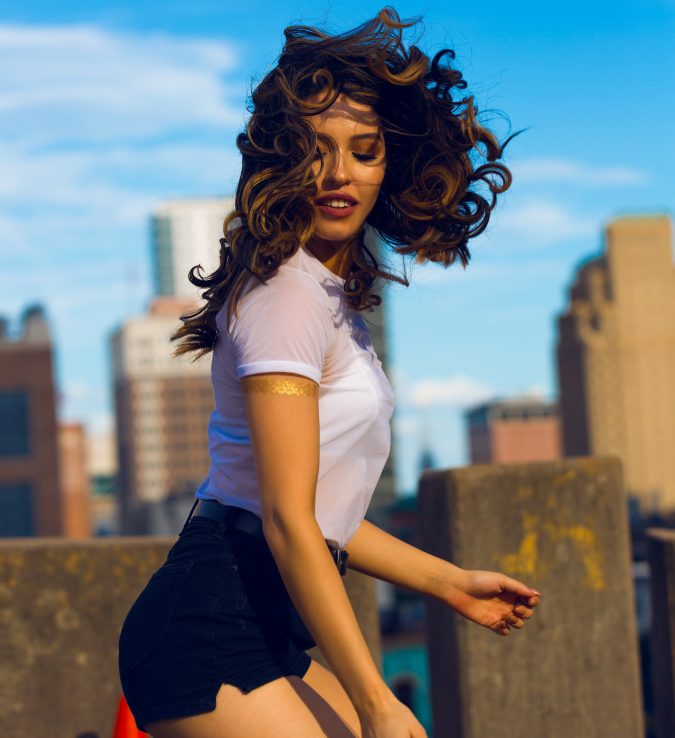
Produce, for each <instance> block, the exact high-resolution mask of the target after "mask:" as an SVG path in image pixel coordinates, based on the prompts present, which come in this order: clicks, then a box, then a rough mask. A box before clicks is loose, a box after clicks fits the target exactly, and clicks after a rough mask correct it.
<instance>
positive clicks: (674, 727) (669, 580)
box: [647, 528, 675, 738]
mask: <svg viewBox="0 0 675 738" xmlns="http://www.w3.org/2000/svg"><path fill="white" fill-rule="evenodd" d="M647 555H648V557H649V558H648V560H649V571H650V580H651V582H650V584H651V586H650V589H651V611H652V623H651V633H650V640H651V659H652V685H653V690H654V691H653V695H654V730H655V731H656V736H657V738H672V736H674V735H675V530H666V529H659V528H648V529H647Z"/></svg>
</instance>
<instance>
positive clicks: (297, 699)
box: [146, 659, 360, 738]
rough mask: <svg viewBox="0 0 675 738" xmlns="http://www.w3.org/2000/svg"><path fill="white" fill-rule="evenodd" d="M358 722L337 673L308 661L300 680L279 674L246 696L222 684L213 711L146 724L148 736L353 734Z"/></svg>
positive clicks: (328, 737)
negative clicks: (306, 668)
mask: <svg viewBox="0 0 675 738" xmlns="http://www.w3.org/2000/svg"><path fill="white" fill-rule="evenodd" d="M333 680H334V681H333ZM336 685H337V686H336ZM345 699H347V703H345ZM354 721H356V722H354ZM350 725H351V727H350ZM358 725H359V724H358V717H357V716H356V712H355V711H354V708H353V706H352V704H351V702H350V701H349V699H348V698H347V696H346V693H345V692H344V690H343V689H342V686H341V685H340V683H339V682H338V681H337V679H336V677H335V676H334V675H333V674H331V672H330V671H328V669H325V668H324V667H323V666H321V664H319V663H318V662H317V661H315V660H313V659H312V663H311V665H310V667H309V669H308V671H307V673H306V674H305V677H304V678H303V679H300V678H299V677H297V676H294V675H291V676H288V677H280V678H279V679H274V680H273V681H271V682H267V684H263V685H262V686H260V687H256V689H253V690H251V691H250V692H248V693H246V694H244V693H243V692H242V691H241V690H240V689H238V688H237V687H235V686H234V685H232V684H223V685H221V687H220V689H219V691H218V694H217V696H216V709H215V710H213V711H211V712H204V713H201V714H199V715H192V716H190V717H184V718H175V719H170V720H156V721H154V722H151V723H148V725H146V727H147V729H148V730H149V731H150V734H151V735H152V738H298V736H302V738H354V736H359V737H360V729H359V727H358Z"/></svg>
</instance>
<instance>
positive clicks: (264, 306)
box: [230, 269, 335, 382]
mask: <svg viewBox="0 0 675 738" xmlns="http://www.w3.org/2000/svg"><path fill="white" fill-rule="evenodd" d="M334 331H335V327H334V323H333V317H332V313H331V307H330V302H329V300H328V297H327V295H326V293H325V292H324V290H323V288H322V287H321V285H320V284H319V283H318V282H317V281H316V280H315V279H314V278H313V277H312V276H311V275H309V274H306V273H304V272H302V271H300V270H295V269H294V270H290V269H287V270H281V271H279V272H277V274H276V275H274V277H272V278H271V279H270V280H269V281H268V282H267V284H259V285H257V286H256V288H255V289H254V290H253V291H252V292H251V293H250V294H247V295H245V297H244V298H242V300H241V301H240V303H239V305H238V310H237V316H236V317H233V319H232V327H231V330H230V338H231V341H232V348H233V352H234V358H235V365H236V372H237V377H238V378H239V379H241V378H242V377H245V376H248V375H249V374H258V373H261V372H293V373H294V374H302V375H303V376H306V377H309V378H310V379H313V380H314V381H315V382H319V381H320V380H321V375H322V373H323V363H324V359H325V357H326V354H327V352H328V349H329V348H330V345H331V343H332V341H333V336H334Z"/></svg>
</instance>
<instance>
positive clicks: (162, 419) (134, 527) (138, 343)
mask: <svg viewBox="0 0 675 738" xmlns="http://www.w3.org/2000/svg"><path fill="white" fill-rule="evenodd" d="M194 306H195V303H192V302H189V301H187V302H186V301H184V300H179V299H177V298H166V297H164V298H162V297H159V298H155V300H153V302H152V304H151V306H150V310H149V313H148V314H147V315H139V316H137V317H134V318H130V319H129V320H127V321H125V322H124V324H123V325H121V326H120V327H119V328H118V329H117V330H116V331H115V332H114V333H113V335H112V338H111V349H112V359H113V374H114V396H115V417H116V431H117V452H118V475H119V477H118V485H117V488H118V494H119V504H120V518H121V520H120V528H121V532H122V533H141V532H150V531H149V530H148V529H147V527H148V526H147V522H146V521H147V519H148V510H149V509H150V508H151V507H152V503H162V502H163V501H165V500H166V499H167V498H170V497H180V496H183V497H185V496H191V495H192V494H193V493H194V491H195V490H196V489H197V487H198V486H199V484H200V483H201V482H202V480H203V479H204V477H205V476H206V474H207V472H208V469H209V455H208V438H207V429H208V422H209V416H210V414H211V412H212V411H213V408H214V398H213V388H212V386H211V359H210V355H208V356H207V357H204V358H203V359H201V360H198V361H196V362H193V361H192V359H193V358H194V357H193V356H192V355H188V356H185V355H183V356H179V357H174V356H172V352H173V350H174V348H175V346H176V344H174V343H171V342H170V340H169V339H170V336H171V334H172V333H173V330H174V329H175V328H176V327H177V326H178V325H179V324H180V319H179V316H180V315H181V314H182V313H185V312H187V311H188V310H190V309H192V308H194Z"/></svg>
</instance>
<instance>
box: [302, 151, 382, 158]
mask: <svg viewBox="0 0 675 738" xmlns="http://www.w3.org/2000/svg"><path fill="white" fill-rule="evenodd" d="M327 153H328V152H327V151H321V150H320V149H317V151H316V154H315V155H314V158H315V159H323V157H324V156H326V154H327ZM352 156H353V157H354V158H355V159H356V160H357V161H374V160H375V159H377V158H378V157H377V155H376V154H359V153H357V152H354V153H353V154H352Z"/></svg>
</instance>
